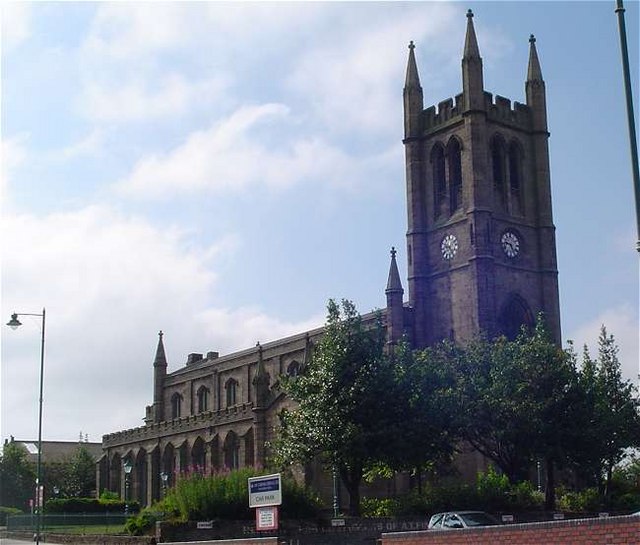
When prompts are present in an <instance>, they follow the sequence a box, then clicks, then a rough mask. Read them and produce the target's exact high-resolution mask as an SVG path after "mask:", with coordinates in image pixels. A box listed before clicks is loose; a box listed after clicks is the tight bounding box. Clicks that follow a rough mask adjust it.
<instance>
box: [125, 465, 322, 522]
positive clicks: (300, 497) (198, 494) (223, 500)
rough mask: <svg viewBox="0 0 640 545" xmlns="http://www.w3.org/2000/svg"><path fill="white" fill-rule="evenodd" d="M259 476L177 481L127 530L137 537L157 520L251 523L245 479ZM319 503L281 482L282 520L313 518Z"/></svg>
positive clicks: (249, 472)
mask: <svg viewBox="0 0 640 545" xmlns="http://www.w3.org/2000/svg"><path fill="white" fill-rule="evenodd" d="M258 475H260V473H258V472H257V471H255V470H254V469H250V468H246V469H240V470H237V471H231V472H228V473H227V472H225V473H219V474H215V475H211V476H202V475H199V474H193V475H190V476H187V477H182V478H180V479H178V481H177V483H176V485H175V486H174V487H173V488H171V489H169V490H167V495H166V496H165V497H164V498H163V499H162V500H160V501H159V502H157V503H155V504H154V505H152V506H151V507H149V508H147V509H143V510H142V512H141V513H140V514H139V515H138V516H137V517H133V518H131V519H129V521H128V522H127V525H126V529H127V531H128V532H129V533H131V534H133V535H140V534H143V533H145V532H146V531H148V530H149V529H150V528H152V527H153V526H154V525H155V523H156V521H157V520H166V519H176V520H179V521H181V522H185V521H188V520H211V519H227V520H252V519H253V518H254V516H255V515H254V512H253V509H250V508H249V492H248V487H247V479H248V478H249V477H256V476H258ZM320 507H321V505H320V500H319V499H318V498H317V497H316V496H315V495H314V494H313V493H311V492H310V491H309V490H307V489H305V488H304V487H301V486H299V485H297V484H296V483H295V482H293V481H292V480H290V479H286V478H283V479H282V511H281V516H282V517H287V518H292V519H301V518H311V517H315V516H317V515H318V514H319V512H320Z"/></svg>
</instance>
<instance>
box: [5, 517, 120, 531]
mask: <svg viewBox="0 0 640 545" xmlns="http://www.w3.org/2000/svg"><path fill="white" fill-rule="evenodd" d="M127 518H128V515H124V514H123V513H91V514H82V513H68V514H66V513H61V514H56V515H47V514H44V515H42V516H41V523H40V526H41V531H42V532H45V531H46V532H50V533H61V534H66V533H68V534H121V533H124V524H125V522H126V521H127ZM35 529H36V515H35V514H33V515H9V516H7V531H8V532H35Z"/></svg>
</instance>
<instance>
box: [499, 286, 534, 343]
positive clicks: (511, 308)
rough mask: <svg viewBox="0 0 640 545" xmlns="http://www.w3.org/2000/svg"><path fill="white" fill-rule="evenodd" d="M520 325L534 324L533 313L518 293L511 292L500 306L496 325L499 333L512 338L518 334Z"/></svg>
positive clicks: (529, 326) (529, 325) (530, 326)
mask: <svg viewBox="0 0 640 545" xmlns="http://www.w3.org/2000/svg"><path fill="white" fill-rule="evenodd" d="M522 326H525V327H527V328H532V327H533V326H534V319H533V314H532V312H531V309H530V308H529V305H528V304H527V302H526V301H525V300H524V299H523V298H522V297H520V296H519V295H515V294H513V295H511V296H510V297H509V299H508V300H507V302H506V303H505V304H504V306H503V307H502V311H501V312H500V317H499V319H498V327H499V328H500V333H501V334H503V335H504V336H505V337H507V339H509V340H513V339H515V338H516V337H517V336H518V335H519V334H520V331H521V329H522Z"/></svg>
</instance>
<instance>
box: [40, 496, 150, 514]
mask: <svg viewBox="0 0 640 545" xmlns="http://www.w3.org/2000/svg"><path fill="white" fill-rule="evenodd" d="M127 506H128V508H129V511H131V512H138V511H139V510H140V505H139V504H138V502H131V501H130V502H127ZM124 508H125V502H123V501H121V500H102V499H100V500H96V499H95V498H57V499H52V500H48V501H47V502H46V504H45V512H47V513H105V512H106V513H122V512H123V511H124V510H125V509H124Z"/></svg>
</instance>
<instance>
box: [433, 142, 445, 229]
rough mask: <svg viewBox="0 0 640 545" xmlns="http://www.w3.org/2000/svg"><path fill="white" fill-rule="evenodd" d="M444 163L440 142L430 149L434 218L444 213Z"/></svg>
mask: <svg viewBox="0 0 640 545" xmlns="http://www.w3.org/2000/svg"><path fill="white" fill-rule="evenodd" d="M444 164H445V163H444V148H443V147H442V146H441V145H440V144H436V145H435V146H434V147H433V149H432V150H431V168H432V169H433V208H434V211H433V212H434V213H433V216H434V219H438V218H439V217H441V216H443V215H445V214H446V205H447V180H446V178H445V170H444Z"/></svg>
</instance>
